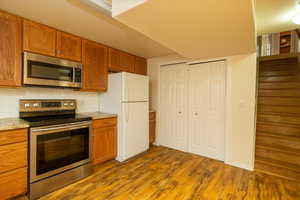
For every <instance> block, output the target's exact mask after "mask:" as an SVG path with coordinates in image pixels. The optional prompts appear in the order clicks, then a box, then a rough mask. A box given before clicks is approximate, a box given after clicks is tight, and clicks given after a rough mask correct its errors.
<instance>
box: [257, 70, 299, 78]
mask: <svg viewBox="0 0 300 200" xmlns="http://www.w3.org/2000/svg"><path fill="white" fill-rule="evenodd" d="M296 73H297V71H294V70H292V71H286V70H284V69H283V70H282V71H260V72H259V77H270V76H271V77H273V76H293V75H295V74H296Z"/></svg>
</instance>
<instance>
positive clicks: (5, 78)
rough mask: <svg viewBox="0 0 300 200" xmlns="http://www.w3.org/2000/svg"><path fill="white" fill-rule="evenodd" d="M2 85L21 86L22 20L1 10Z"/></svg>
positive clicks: (0, 79)
mask: <svg viewBox="0 0 300 200" xmlns="http://www.w3.org/2000/svg"><path fill="white" fill-rule="evenodd" d="M0 29H1V31H0V86H9V87H16V86H17V87H18V86H21V71H22V70H21V69H22V65H21V63H22V62H21V51H22V49H21V48H22V40H21V38H22V34H21V33H22V21H21V19H20V18H19V17H17V16H14V15H10V14H7V13H5V12H0Z"/></svg>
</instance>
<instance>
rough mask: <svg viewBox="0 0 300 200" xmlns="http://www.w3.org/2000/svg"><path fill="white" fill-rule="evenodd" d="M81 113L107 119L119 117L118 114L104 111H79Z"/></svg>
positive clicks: (93, 117) (94, 117)
mask: <svg viewBox="0 0 300 200" xmlns="http://www.w3.org/2000/svg"><path fill="white" fill-rule="evenodd" d="M79 114H80V115H86V116H89V117H91V118H92V119H105V118H111V117H117V116H118V115H117V114H110V113H103V112H83V113H79Z"/></svg>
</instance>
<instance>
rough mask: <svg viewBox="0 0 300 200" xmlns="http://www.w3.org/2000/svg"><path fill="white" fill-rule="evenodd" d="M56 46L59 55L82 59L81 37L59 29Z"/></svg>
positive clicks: (76, 59) (60, 56)
mask: <svg viewBox="0 0 300 200" xmlns="http://www.w3.org/2000/svg"><path fill="white" fill-rule="evenodd" d="M56 48H57V55H56V56H57V57H59V58H64V59H69V60H74V61H78V62H80V61H81V38H79V37H77V36H74V35H71V34H68V33H64V32H61V31H57V40H56Z"/></svg>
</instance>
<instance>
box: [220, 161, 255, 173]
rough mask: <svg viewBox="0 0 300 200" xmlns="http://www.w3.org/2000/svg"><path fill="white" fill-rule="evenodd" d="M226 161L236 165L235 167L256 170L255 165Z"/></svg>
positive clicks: (228, 163)
mask: <svg viewBox="0 0 300 200" xmlns="http://www.w3.org/2000/svg"><path fill="white" fill-rule="evenodd" d="M224 163H225V164H227V165H231V166H234V167H238V168H242V169H246V170H248V171H254V166H249V165H246V164H243V163H239V162H226V161H225V162H224Z"/></svg>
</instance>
